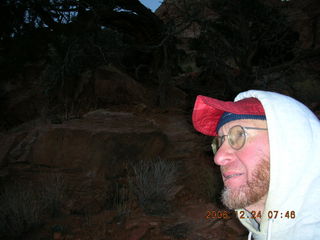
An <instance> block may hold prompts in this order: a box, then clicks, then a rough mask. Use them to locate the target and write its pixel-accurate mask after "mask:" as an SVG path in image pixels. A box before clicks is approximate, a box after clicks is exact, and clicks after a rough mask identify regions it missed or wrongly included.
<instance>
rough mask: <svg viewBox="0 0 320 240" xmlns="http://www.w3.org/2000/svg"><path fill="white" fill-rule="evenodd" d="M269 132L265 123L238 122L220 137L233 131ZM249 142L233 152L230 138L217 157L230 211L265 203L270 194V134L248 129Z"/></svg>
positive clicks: (247, 137) (226, 203) (223, 129)
mask: <svg viewBox="0 0 320 240" xmlns="http://www.w3.org/2000/svg"><path fill="white" fill-rule="evenodd" d="M235 125H240V126H243V127H257V128H266V127H267V124H266V121H263V120H249V119H244V120H235V121H231V122H228V123H226V124H225V125H223V126H222V127H221V128H220V129H219V136H222V135H227V134H228V131H229V129H230V128H231V127H233V126H235ZM245 131H246V134H247V135H246V142H245V144H244V146H243V147H242V148H241V149H239V150H235V149H233V148H232V147H231V146H230V144H229V143H228V139H227V137H226V138H225V141H224V143H223V144H222V145H221V147H220V148H219V150H218V152H217V153H216V155H215V157H214V161H215V163H216V164H217V165H219V166H220V169H221V174H222V179H223V182H224V186H225V188H224V190H223V193H222V201H223V203H224V204H225V205H226V206H227V207H228V208H230V209H238V208H248V207H250V205H253V204H255V203H257V202H258V201H259V200H261V199H263V198H264V197H265V196H266V195H267V193H268V190H269V175H270V170H269V138H268V131H266V130H254V129H248V130H245Z"/></svg>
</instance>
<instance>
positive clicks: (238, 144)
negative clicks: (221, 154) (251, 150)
mask: <svg viewBox="0 0 320 240" xmlns="http://www.w3.org/2000/svg"><path fill="white" fill-rule="evenodd" d="M225 137H227V138H228V142H229V144H230V146H231V147H232V148H233V149H236V150H239V149H240V148H242V147H243V145H244V143H245V141H246V133H245V130H244V128H243V127H241V126H240V125H237V126H234V127H232V128H230V129H229V132H228V135H223V136H217V137H215V138H214V139H213V141H212V144H211V147H212V151H213V153H214V154H215V153H216V152H217V151H218V149H219V148H220V146H221V145H222V144H223V142H224V140H225Z"/></svg>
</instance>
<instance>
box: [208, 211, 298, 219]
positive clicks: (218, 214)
mask: <svg viewBox="0 0 320 240" xmlns="http://www.w3.org/2000/svg"><path fill="white" fill-rule="evenodd" d="M234 215H235V216H237V217H238V218H239V219H248V218H251V219H257V218H259V219H260V218H261V217H262V213H261V211H251V212H249V214H246V212H245V211H244V210H240V211H234V212H230V211H225V210H222V211H215V210H212V211H207V215H206V217H205V218H206V219H230V218H231V217H232V216H234ZM267 216H268V218H269V219H281V218H287V219H294V218H296V212H295V211H284V212H282V211H277V210H270V211H268V212H267Z"/></svg>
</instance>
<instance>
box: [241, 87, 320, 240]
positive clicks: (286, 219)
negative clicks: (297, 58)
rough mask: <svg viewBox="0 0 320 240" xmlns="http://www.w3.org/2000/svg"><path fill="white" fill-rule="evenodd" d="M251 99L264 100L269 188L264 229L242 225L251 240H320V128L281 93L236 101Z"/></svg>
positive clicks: (245, 221)
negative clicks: (267, 136)
mask: <svg viewBox="0 0 320 240" xmlns="http://www.w3.org/2000/svg"><path fill="white" fill-rule="evenodd" d="M250 97H254V98H257V99H259V100H260V102H261V103H262V105H263V107H264V110H265V114H266V118H267V124H268V134H269V144H270V185H269V192H268V197H267V200H266V204H265V210H264V212H263V215H262V218H261V222H260V226H258V224H256V223H255V221H254V220H252V219H250V218H242V219H239V220H240V222H241V223H242V224H243V225H244V226H245V227H246V228H247V229H248V230H249V232H250V234H249V238H248V239H251V236H253V238H254V239H256V240H269V239H272V240H319V239H320V122H319V120H318V118H317V117H316V116H315V115H314V114H313V113H312V112H311V111H310V110H309V109H308V108H307V107H306V106H304V105H303V104H302V103H300V102H298V101H297V100H295V99H293V98H291V97H288V96H284V95H281V94H278V93H273V92H266V91H258V90H250V91H247V92H243V93H240V94H239V95H238V96H237V97H236V98H235V101H239V100H241V99H243V98H250ZM237 211H238V212H239V211H244V209H237ZM276 211H277V212H276ZM276 214H277V216H276ZM268 215H269V216H268ZM239 216H240V215H239V214H238V217H239ZM247 216H249V215H247Z"/></svg>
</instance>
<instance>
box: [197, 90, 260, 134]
mask: <svg viewBox="0 0 320 240" xmlns="http://www.w3.org/2000/svg"><path fill="white" fill-rule="evenodd" d="M225 112H228V113H233V114H237V115H241V117H238V118H237V119H262V118H260V116H261V117H262V116H265V112H264V109H263V106H262V104H261V103H260V101H259V100H258V99H257V98H244V99H242V100H239V101H237V102H225V101H221V100H218V99H214V98H210V97H206V96H201V95H199V96H197V99H196V101H195V104H194V108H193V113H192V122H193V126H194V128H195V129H196V130H197V131H199V132H201V133H203V134H204V135H208V136H217V135H218V133H217V125H218V123H219V121H220V118H221V116H222V115H223V113H225ZM234 120H235V119H234Z"/></svg>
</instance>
